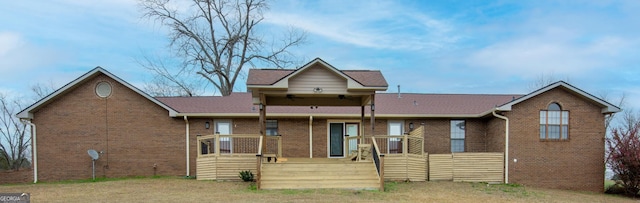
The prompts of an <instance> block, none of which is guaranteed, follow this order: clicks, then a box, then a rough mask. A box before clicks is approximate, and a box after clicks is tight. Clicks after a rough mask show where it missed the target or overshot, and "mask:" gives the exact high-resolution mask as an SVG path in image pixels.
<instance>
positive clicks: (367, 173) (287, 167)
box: [260, 158, 380, 190]
mask: <svg viewBox="0 0 640 203" xmlns="http://www.w3.org/2000/svg"><path fill="white" fill-rule="evenodd" d="M260 181H261V182H260V188H261V189H311V188H345V189H367V190H377V189H379V187H380V179H379V178H378V173H377V171H376V168H375V165H374V164H373V162H371V161H363V162H354V161H351V160H347V159H329V158H313V159H309V158H288V159H287V158H280V159H278V162H277V163H273V162H270V163H263V164H262V178H261V180H260Z"/></svg>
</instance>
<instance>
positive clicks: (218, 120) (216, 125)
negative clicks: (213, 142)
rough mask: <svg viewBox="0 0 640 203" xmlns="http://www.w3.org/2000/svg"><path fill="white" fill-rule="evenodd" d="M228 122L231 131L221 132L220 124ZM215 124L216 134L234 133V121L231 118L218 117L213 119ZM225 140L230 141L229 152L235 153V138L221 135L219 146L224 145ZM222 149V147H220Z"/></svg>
mask: <svg viewBox="0 0 640 203" xmlns="http://www.w3.org/2000/svg"><path fill="white" fill-rule="evenodd" d="M224 123H227V124H228V126H229V132H228V134H225V133H223V132H220V124H224ZM213 124H214V125H213V126H214V132H215V133H216V134H218V133H219V134H220V135H233V122H232V121H231V119H216V120H214V121H213ZM223 141H228V142H229V154H233V139H231V138H229V137H221V138H220V143H218V145H219V146H218V147H221V146H222V142H223ZM220 149H222V148H220Z"/></svg>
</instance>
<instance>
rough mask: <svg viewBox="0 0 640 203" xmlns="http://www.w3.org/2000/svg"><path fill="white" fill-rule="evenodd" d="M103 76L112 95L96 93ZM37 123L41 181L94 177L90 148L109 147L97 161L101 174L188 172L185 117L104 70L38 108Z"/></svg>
mask: <svg viewBox="0 0 640 203" xmlns="http://www.w3.org/2000/svg"><path fill="white" fill-rule="evenodd" d="M100 81H107V82H109V83H110V84H111V85H112V89H113V91H112V95H111V96H110V97H109V98H107V99H104V98H99V97H98V96H96V94H95V86H96V84H97V83H98V82H100ZM33 122H34V123H35V124H36V125H37V127H38V134H37V148H38V173H39V175H38V178H39V180H41V181H52V180H65V179H86V178H90V177H91V159H90V158H89V156H88V155H87V150H88V149H95V150H97V151H104V154H101V158H100V159H99V160H98V161H97V162H96V174H97V176H106V177H120V176H137V175H140V176H150V175H154V173H155V174H157V175H182V174H185V173H186V171H185V167H186V166H185V162H184V150H185V142H184V139H180V138H184V121H182V119H174V118H170V117H169V116H168V112H167V110H165V109H163V108H161V107H160V106H158V105H156V104H154V103H152V102H150V101H149V100H147V99H146V98H144V97H142V96H140V95H138V94H137V93H135V92H133V91H131V90H129V89H128V88H126V87H125V86H123V85H121V84H119V83H117V82H116V81H114V80H111V79H110V78H108V77H106V76H104V75H99V76H96V77H94V78H91V79H88V80H87V81H86V82H85V83H84V84H81V85H80V86H78V87H77V88H75V89H73V90H71V91H70V92H68V93H66V94H65V95H63V96H61V97H58V98H57V99H55V100H53V101H52V102H51V103H49V104H47V105H46V106H44V107H43V108H41V109H40V110H38V111H36V112H34V119H33ZM107 132H108V133H107ZM107 135H108V136H107ZM154 164H156V166H157V168H156V170H155V171H154V168H153V166H154Z"/></svg>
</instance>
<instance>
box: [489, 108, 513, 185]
mask: <svg viewBox="0 0 640 203" xmlns="http://www.w3.org/2000/svg"><path fill="white" fill-rule="evenodd" d="M497 110H498V109H497V108H496V109H495V110H493V111H492V112H491V113H492V114H493V116H495V117H497V118H500V119H502V120H504V121H505V127H504V128H505V130H504V183H509V118H507V117H506V116H503V115H499V114H497V113H496V111H497Z"/></svg>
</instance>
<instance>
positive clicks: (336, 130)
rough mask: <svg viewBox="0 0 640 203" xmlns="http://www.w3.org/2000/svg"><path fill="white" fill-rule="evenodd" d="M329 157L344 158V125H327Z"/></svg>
mask: <svg viewBox="0 0 640 203" xmlns="http://www.w3.org/2000/svg"><path fill="white" fill-rule="evenodd" d="M329 157H344V123H329Z"/></svg>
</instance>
